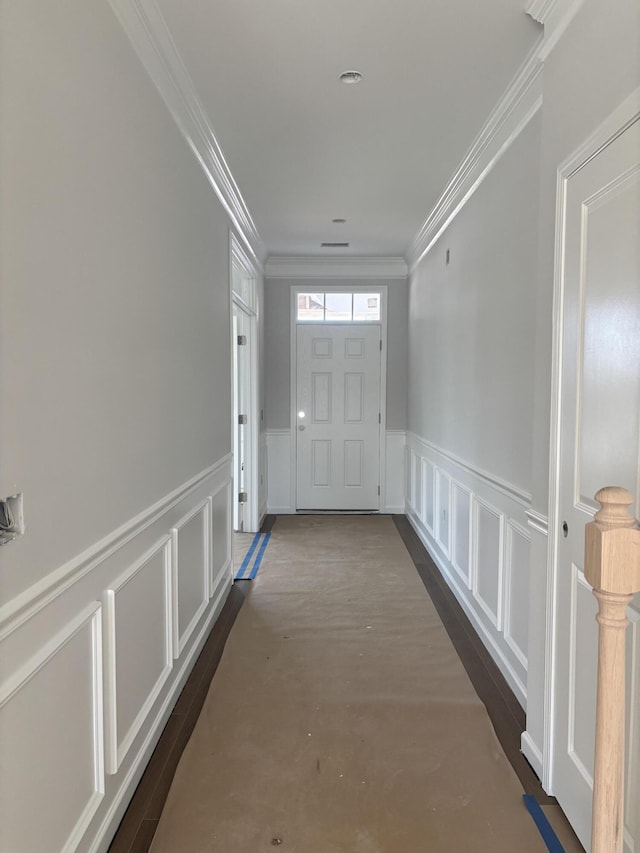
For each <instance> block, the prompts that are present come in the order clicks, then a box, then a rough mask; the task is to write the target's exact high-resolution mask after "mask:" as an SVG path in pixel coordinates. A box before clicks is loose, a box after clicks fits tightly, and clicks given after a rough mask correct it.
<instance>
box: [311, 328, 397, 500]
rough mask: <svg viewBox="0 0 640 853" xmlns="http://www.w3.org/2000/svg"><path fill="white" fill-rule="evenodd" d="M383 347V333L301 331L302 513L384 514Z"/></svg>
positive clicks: (332, 330) (371, 331)
mask: <svg viewBox="0 0 640 853" xmlns="http://www.w3.org/2000/svg"><path fill="white" fill-rule="evenodd" d="M380 341H381V334H380V326H379V325H368V326H359V325H344V324H343V325H333V324H324V323H323V324H322V325H298V327H297V369H296V377H297V382H296V391H297V396H296V411H297V419H296V423H297V430H296V437H297V455H296V477H297V503H296V506H297V509H307V510H311V509H319V510H377V509H379V505H380V495H379V491H380V488H379V484H380V480H379V468H380V411H381V409H380Z"/></svg>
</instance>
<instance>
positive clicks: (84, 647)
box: [0, 456, 232, 853]
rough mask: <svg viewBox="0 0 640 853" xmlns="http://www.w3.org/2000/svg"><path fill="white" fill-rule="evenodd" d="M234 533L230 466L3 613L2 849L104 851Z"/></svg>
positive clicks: (208, 613) (203, 624) (210, 615)
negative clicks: (231, 532)
mask: <svg viewBox="0 0 640 853" xmlns="http://www.w3.org/2000/svg"><path fill="white" fill-rule="evenodd" d="M230 530H231V458H230V456H229V457H225V458H224V459H222V460H220V461H219V462H218V463H217V464H216V465H214V466H212V467H210V468H208V469H206V470H205V471H203V472H201V473H200V474H199V475H197V476H196V477H194V478H193V479H192V480H190V481H189V482H188V483H185V484H183V485H182V486H181V487H180V488H178V489H177V490H175V491H174V492H172V493H171V494H170V495H167V496H166V497H165V498H163V499H162V500H161V501H159V502H158V503H156V504H154V505H153V506H152V507H149V508H148V509H146V510H145V511H144V512H142V513H141V514H140V515H138V516H137V517H136V518H134V519H132V520H131V521H130V522H128V523H127V524H125V525H124V526H123V527H121V528H120V529H119V530H117V531H115V532H114V533H113V534H111V535H110V536H108V537H106V538H105V539H103V540H102V541H100V542H99V543H97V544H96V545H95V546H94V547H92V548H90V549H89V550H88V551H85V552H84V553H83V554H81V555H79V556H78V557H77V558H76V559H75V560H73V561H72V562H70V563H69V564H67V565H66V566H63V567H61V568H60V569H59V570H57V571H56V572H54V573H53V574H52V575H50V576H49V577H48V578H45V579H44V581H43V582H42V583H40V584H38V585H37V586H36V587H34V588H32V589H31V590H28V591H27V593H25V594H24V595H22V596H20V598H19V599H16V600H14V601H12V602H9V603H8V604H6V605H5V606H4V607H3V608H2V611H0V654H1V656H2V660H3V670H2V677H3V679H4V680H3V681H2V683H1V684H0V727H1V731H2V738H1V740H2V754H3V755H2V760H3V771H2V774H0V849H2V850H7V851H9V850H11V851H16V853H17V851H22V850H24V851H27V850H28V851H29V853H49V851H52V850H60V851H75V850H78V851H92V853H94V851H95V853H98V851H104V850H106V849H107V847H108V845H109V842H110V839H111V836H112V835H113V833H114V832H115V830H116V828H117V826H118V823H119V821H120V819H121V817H122V815H123V813H124V811H125V809H126V807H127V804H128V802H129V799H130V798H131V795H132V794H133V792H134V790H135V787H136V785H137V783H138V781H139V779H140V776H141V774H142V772H143V770H144V767H145V764H146V762H147V760H148V758H149V756H150V755H151V752H152V751H153V748H154V746H155V744H156V742H157V740H158V738H159V736H160V734H161V732H162V729H163V727H164V725H165V723H166V721H167V719H168V717H169V714H170V713H171V710H172V708H173V705H174V704H175V701H176V698H177V696H178V695H179V693H180V690H181V689H182V686H183V685H184V682H185V681H186V678H187V676H188V674H189V671H190V669H191V667H192V666H193V662H194V661H195V659H196V657H197V655H198V653H199V651H200V649H201V648H202V645H203V643H204V641H205V639H206V636H207V634H208V632H209V629H210V627H211V625H212V624H213V622H214V621H215V619H216V617H217V615H218V613H219V612H220V610H221V608H222V606H223V604H224V602H225V600H226V597H227V595H228V592H229V590H230V588H231V583H232V565H231V541H230ZM34 816H37V818H36V819H34Z"/></svg>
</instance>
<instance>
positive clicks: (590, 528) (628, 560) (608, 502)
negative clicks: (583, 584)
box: [585, 486, 640, 853]
mask: <svg viewBox="0 0 640 853" xmlns="http://www.w3.org/2000/svg"><path fill="white" fill-rule="evenodd" d="M596 500H597V501H598V503H599V504H600V506H601V509H600V510H599V511H598V512H597V513H596V515H595V518H594V520H593V521H592V522H590V523H589V524H587V526H586V529H585V576H586V578H587V580H588V581H589V583H590V584H591V586H592V587H593V594H594V595H595V597H596V598H597V599H598V605H599V612H598V615H597V616H596V619H597V621H598V624H599V626H600V628H599V638H598V696H597V704H596V750H595V764H594V773H593V817H592V824H591V853H622V847H623V840H624V832H623V827H624V762H625V745H624V737H625V685H624V681H625V630H626V627H627V625H628V620H627V614H626V610H627V605H628V604H629V602H630V601H631V599H632V598H633V596H634V594H635V593H636V592H640V526H639V525H638V522H637V521H636V520H635V519H634V518H633V516H632V515H631V514H630V512H629V506H630V505H631V504H632V503H633V496H632V495H631V493H630V492H628V491H627V490H626V489H622V488H620V487H618V486H607V487H606V488H604V489H600V491H599V492H598V493H597V495H596Z"/></svg>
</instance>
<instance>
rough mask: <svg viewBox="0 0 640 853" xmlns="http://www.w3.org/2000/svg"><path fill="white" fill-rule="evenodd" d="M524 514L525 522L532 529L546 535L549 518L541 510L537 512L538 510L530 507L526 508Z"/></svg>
mask: <svg viewBox="0 0 640 853" xmlns="http://www.w3.org/2000/svg"><path fill="white" fill-rule="evenodd" d="M524 514H525V515H526V516H527V524H528V525H529V527H531V528H532V530H537V531H538V533H542V534H543V535H544V536H548V534H549V519H548V518H547V516H546V515H543V514H542V513H541V512H538V510H536V509H532V508H529V509H526V510H525V511H524Z"/></svg>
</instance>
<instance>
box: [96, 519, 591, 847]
mask: <svg viewBox="0 0 640 853" xmlns="http://www.w3.org/2000/svg"><path fill="white" fill-rule="evenodd" d="M274 521H275V517H274V516H268V517H267V519H266V520H265V524H264V525H263V528H262V529H263V531H267V530H270V529H271V527H272V526H273V523H274ZM394 522H395V525H396V527H397V529H398V532H399V533H400V536H401V537H402V539H403V541H404V543H405V546H406V548H407V550H408V552H409V554H410V555H411V558H412V560H413V562H414V564H415V566H416V569H417V571H418V574H419V575H420V578H421V579H422V582H423V583H424V586H425V588H426V589H427V592H428V593H429V595H430V596H431V599H432V600H433V603H434V604H435V606H436V609H437V611H438V613H439V615H440V618H441V619H442V622H443V624H444V626H445V628H446V630H447V633H448V634H449V637H450V638H451V641H452V642H453V644H454V646H455V648H456V651H457V653H458V655H459V657H460V659H461V661H462V663H463V665H464V667H465V669H466V671H467V674H468V675H469V677H470V679H471V681H472V683H473V685H474V687H475V690H476V692H477V693H478V696H479V697H480V698H481V700H482V701H483V702H484V704H485V706H486V707H487V710H488V713H489V716H490V718H491V721H492V723H493V726H494V729H495V731H496V734H497V736H498V738H499V740H500V743H501V745H502V748H503V750H504V752H505V754H506V755H507V757H508V759H509V761H510V762H511V764H512V766H513V768H514V770H515V772H516V774H517V775H518V777H519V779H520V782H521V784H522V786H523V788H524V791H525V793H527V794H532V795H534V796H535V797H536V800H537V801H538V803H539V804H541V805H542V806H543V808H544V807H547V808H548V809H549V810H550V811H553V812H555V811H556V810H557V811H558V812H559V807H558V806H557V805H556V801H555V799H554V798H552V797H548V796H547V795H546V794H545V793H544V791H543V789H542V787H541V785H540V782H539V780H538V778H537V777H536V775H535V773H534V772H533V770H532V769H531V767H530V765H529V764H528V762H527V761H526V759H525V758H524V756H523V755H522V753H521V752H520V735H521V733H522V732H523V731H524V729H525V715H524V711H523V710H522V708H521V707H520V704H519V703H518V701H517V699H516V698H515V696H514V695H513V693H512V691H511V689H510V688H509V685H508V684H507V682H506V681H505V679H504V677H503V676H502V674H501V673H500V671H499V670H498V668H497V667H496V665H495V663H494V662H493V660H492V659H491V657H490V655H489V653H488V652H487V650H486V649H485V647H484V645H483V644H482V642H481V640H480V639H479V637H478V635H477V634H476V632H475V631H474V629H473V627H472V625H471V623H470V622H469V620H468V618H467V616H466V614H465V613H464V611H463V610H462V608H461V607H460V605H459V604H458V602H457V601H456V599H455V597H454V595H453V593H452V592H451V590H450V589H449V587H448V586H447V584H446V582H445V581H444V579H443V578H442V576H441V575H440V573H439V571H438V569H437V568H436V566H435V564H434V563H433V561H432V560H431V558H430V557H429V555H428V553H427V551H426V550H425V548H424V547H423V545H422V543H421V542H420V540H419V539H418V537H417V535H416V534H415V532H414V530H413V528H412V527H411V525H410V524H409V522H408V520H407V519H406V517H405V516H401V515H398V516H394ZM249 583H250V582H249V581H236V582H235V583H234V585H233V587H232V589H231V593H230V595H229V598H228V599H227V602H226V604H225V606H224V608H223V610H222V612H221V614H220V616H219V618H218V620H217V621H216V624H215V625H214V627H213V629H212V631H211V633H210V635H209V637H208V639H207V642H206V643H205V646H204V648H203V650H202V652H201V654H200V656H199V658H198V660H197V661H196V664H195V666H194V669H193V671H192V673H191V675H190V676H189V679H188V681H187V683H186V685H185V687H184V689H183V691H182V693H181V695H180V697H179V699H178V702H177V703H176V706H175V708H174V710H173V712H172V714H171V716H170V717H169V721H168V722H167V725H166V727H165V729H164V731H163V733H162V735H161V737H160V740H159V742H158V745H157V747H156V749H155V751H154V753H153V755H152V757H151V760H150V762H149V765H148V767H147V769H146V770H145V772H144V775H143V777H142V779H141V781H140V784H139V785H138V788H137V789H136V792H135V794H134V796H133V799H132V801H131V803H130V805H129V808H128V809H127V811H126V813H125V815H124V817H123V819H122V822H121V824H120V826H119V828H118V830H117V832H116V835H115V837H114V839H113V842H112V844H111V847H110V848H109V851H110V853H147V851H148V850H149V847H150V845H151V841H152V839H153V835H154V833H155V830H156V827H157V824H158V820H159V818H160V814H161V812H162V809H163V806H164V803H165V800H166V798H167V794H168V792H169V788H170V786H171V782H172V780H173V776H174V773H175V771H176V768H177V765H178V762H179V760H180V756H181V755H182V752H183V750H184V748H185V746H186V744H187V741H188V740H189V737H190V735H191V732H192V731H193V727H194V725H195V723H196V720H197V719H198V715H199V714H200V711H201V708H202V705H203V703H204V700H205V697H206V695H207V692H208V689H209V685H210V683H211V680H212V678H213V676H214V674H215V671H216V668H217V666H218V663H219V661H220V658H221V656H222V651H223V649H224V645H225V643H226V640H227V637H228V636H229V632H230V631H231V628H232V626H233V623H234V621H235V618H236V616H237V614H238V612H239V610H240V608H241V606H242V603H243V601H244V597H245V592H246V590H247V588H248V586H249ZM560 819H561V820H564V819H563V818H562V816H561V814H560ZM565 823H566V822H565ZM563 831H564V832H565V833H568V834H569V835H572V833H571V830H570V828H568V824H567V825H566V826H563ZM570 842H571V845H570V847H567V849H572V850H574V849H575V850H581V849H582V848H581V847H580V845H579V843H578V842H577V839H575V836H573V837H572V838H570Z"/></svg>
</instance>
